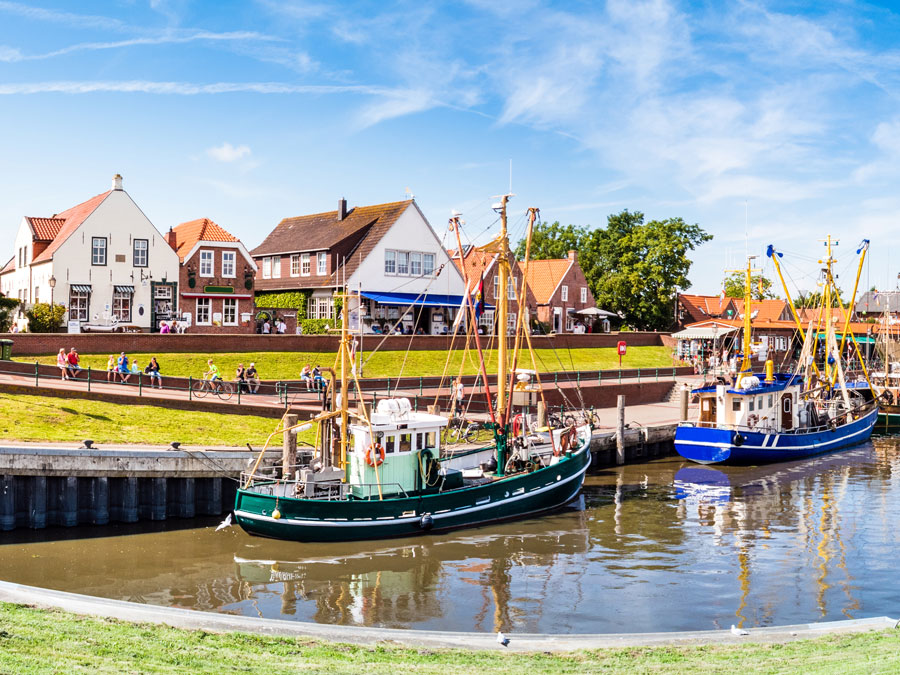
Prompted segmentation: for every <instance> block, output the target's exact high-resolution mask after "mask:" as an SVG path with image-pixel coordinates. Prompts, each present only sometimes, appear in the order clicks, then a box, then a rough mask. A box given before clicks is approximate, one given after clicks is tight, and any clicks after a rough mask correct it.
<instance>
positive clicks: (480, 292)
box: [475, 272, 484, 320]
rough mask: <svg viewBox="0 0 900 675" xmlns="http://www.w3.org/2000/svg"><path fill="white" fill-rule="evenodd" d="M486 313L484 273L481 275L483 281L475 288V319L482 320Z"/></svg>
mask: <svg viewBox="0 0 900 675" xmlns="http://www.w3.org/2000/svg"><path fill="white" fill-rule="evenodd" d="M483 313H484V272H482V273H481V279H480V280H479V281H478V285H477V286H476V287H475V319H476V320H478V319H480V318H481V315H482V314H483Z"/></svg>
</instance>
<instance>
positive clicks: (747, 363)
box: [734, 255, 756, 387]
mask: <svg viewBox="0 0 900 675" xmlns="http://www.w3.org/2000/svg"><path fill="white" fill-rule="evenodd" d="M754 260H756V256H755V255H748V256H747V271H746V276H745V277H744V346H743V352H744V358H743V359H742V360H741V370H740V372H739V373H738V376H737V381H736V382H735V383H734V386H735V387H739V386H740V384H741V378H743V377H744V375H752V374H753V363H752V361H751V359H750V334H751V332H752V325H751V322H752V317H751V316H750V315H751V313H752V310H753V307H752V305H753V285H752V284H753V281H752V274H753V271H754V270H753V261H754Z"/></svg>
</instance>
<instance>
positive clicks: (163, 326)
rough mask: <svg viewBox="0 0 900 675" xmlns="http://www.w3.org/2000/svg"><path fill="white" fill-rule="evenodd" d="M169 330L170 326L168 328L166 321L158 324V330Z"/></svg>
mask: <svg viewBox="0 0 900 675" xmlns="http://www.w3.org/2000/svg"><path fill="white" fill-rule="evenodd" d="M169 330H170V328H169V324H168V323H167V322H165V321H163V322H162V323H161V324H160V325H159V332H160V333H162V334H166V333H168V332H169Z"/></svg>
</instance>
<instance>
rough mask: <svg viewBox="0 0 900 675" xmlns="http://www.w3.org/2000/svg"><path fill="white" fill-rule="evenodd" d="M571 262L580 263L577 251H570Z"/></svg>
mask: <svg viewBox="0 0 900 675" xmlns="http://www.w3.org/2000/svg"><path fill="white" fill-rule="evenodd" d="M569 260H571V261H572V262H577V261H578V252H577V251H569Z"/></svg>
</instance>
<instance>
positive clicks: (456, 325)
mask: <svg viewBox="0 0 900 675" xmlns="http://www.w3.org/2000/svg"><path fill="white" fill-rule="evenodd" d="M468 297H469V282H468V281H467V282H466V292H465V293H463V296H462V302H460V303H459V309H458V310H456V318H455V319H453V326H452V328H451V330H452V331H453V332H456V329H457V328H459V326H460V324H462V321H463V317H464V316H465V314H466V299H467V298H468Z"/></svg>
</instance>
